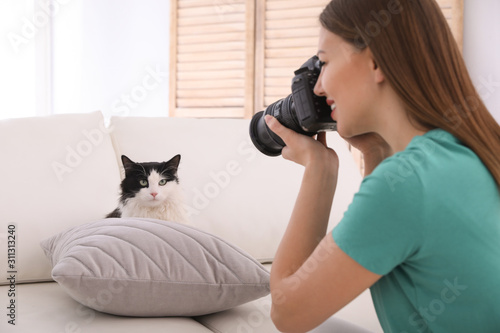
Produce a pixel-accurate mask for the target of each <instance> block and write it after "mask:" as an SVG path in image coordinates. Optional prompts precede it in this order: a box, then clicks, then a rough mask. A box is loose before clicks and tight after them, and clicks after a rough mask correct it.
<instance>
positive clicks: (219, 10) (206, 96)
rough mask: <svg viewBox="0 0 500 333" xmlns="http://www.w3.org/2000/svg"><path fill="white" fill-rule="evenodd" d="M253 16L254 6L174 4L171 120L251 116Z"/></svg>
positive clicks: (185, 0) (202, 0) (196, 0)
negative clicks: (176, 118)
mask: <svg viewBox="0 0 500 333" xmlns="http://www.w3.org/2000/svg"><path fill="white" fill-rule="evenodd" d="M254 13H255V10H254V2H253V1H245V0H172V1H171V34H170V36H171V37H170V38H171V53H170V57H171V59H170V64H171V65H170V110H169V111H170V115H171V116H177V117H245V116H246V117H250V116H251V115H252V113H253V102H252V101H253V76H254V74H253V69H254ZM248 101H251V102H248Z"/></svg>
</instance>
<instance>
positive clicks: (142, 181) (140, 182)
mask: <svg viewBox="0 0 500 333" xmlns="http://www.w3.org/2000/svg"><path fill="white" fill-rule="evenodd" d="M139 184H140V185H141V186H148V181H147V180H145V179H141V180H139Z"/></svg>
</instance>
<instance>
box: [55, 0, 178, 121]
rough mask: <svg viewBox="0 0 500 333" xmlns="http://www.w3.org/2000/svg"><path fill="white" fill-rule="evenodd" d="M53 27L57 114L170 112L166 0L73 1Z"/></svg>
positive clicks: (168, 21)
mask: <svg viewBox="0 0 500 333" xmlns="http://www.w3.org/2000/svg"><path fill="white" fill-rule="evenodd" d="M53 30H54V89H55V92H54V96H55V98H54V109H55V113H77V112H91V111H95V110H101V111H102V112H103V113H104V114H105V115H106V116H108V117H109V116H111V115H122V116H123V115H130V116H166V115H168V68H169V50H170V45H169V30H170V1H169V0H141V1H137V0H106V1H101V0H72V1H71V2H69V3H68V4H67V5H65V7H64V8H61V11H60V13H59V14H58V15H57V16H56V17H55V18H54V29H53Z"/></svg>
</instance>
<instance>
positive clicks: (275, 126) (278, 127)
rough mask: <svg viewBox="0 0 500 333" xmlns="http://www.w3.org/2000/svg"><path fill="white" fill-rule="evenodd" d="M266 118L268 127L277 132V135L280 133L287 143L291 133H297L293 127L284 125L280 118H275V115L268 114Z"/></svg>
mask: <svg viewBox="0 0 500 333" xmlns="http://www.w3.org/2000/svg"><path fill="white" fill-rule="evenodd" d="M264 120H265V121H266V124H267V127H269V129H271V131H273V132H274V133H276V135H278V136H279V137H280V138H281V139H282V140H283V141H285V143H286V142H287V140H288V139H289V137H290V136H291V135H293V133H295V132H294V131H292V130H291V129H289V128H286V127H285V126H283V125H282V124H281V123H280V122H279V121H278V119H276V118H274V117H273V116H270V115H266V116H265V118H264Z"/></svg>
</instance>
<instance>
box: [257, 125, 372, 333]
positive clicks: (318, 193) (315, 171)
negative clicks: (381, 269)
mask: <svg viewBox="0 0 500 333" xmlns="http://www.w3.org/2000/svg"><path fill="white" fill-rule="evenodd" d="M266 120H267V121H268V126H269V127H270V129H271V130H273V131H274V132H275V133H276V134H278V135H279V136H280V137H281V138H282V139H283V140H284V141H285V143H286V144H287V146H286V147H285V148H284V149H283V151H282V155H283V157H284V158H286V159H289V160H292V161H294V162H296V163H299V164H301V165H303V166H305V171H304V176H303V180H302V185H301V188H300V191H299V194H298V197H297V201H296V203H295V207H294V210H293V212H292V216H291V218H290V222H289V224H288V228H287V230H286V232H285V235H284V236H283V239H282V241H281V243H280V246H279V248H278V251H277V253H276V256H275V260H274V263H273V267H272V269H271V296H272V300H273V304H272V309H271V317H272V319H273V322H274V323H275V325H276V327H277V328H278V329H280V330H282V331H284V332H305V331H308V330H310V329H312V328H314V327H316V326H317V325H319V324H321V323H322V322H323V321H324V320H326V319H327V318H328V317H329V316H331V315H333V314H334V313H335V312H336V311H338V310H339V309H341V308H342V307H343V306H345V305H346V304H348V303H349V302H350V301H351V300H353V299H354V298H355V297H356V296H357V295H359V294H360V293H361V292H363V291H364V290H365V289H366V288H368V287H370V286H371V285H372V284H373V283H375V282H376V281H377V280H378V279H379V278H380V276H379V275H377V274H374V273H372V272H370V271H368V270H366V269H365V268H363V267H362V266H361V265H359V264H358V263H356V262H355V261H354V260H352V259H351V258H350V257H349V256H348V255H347V254H345V253H344V252H343V251H342V250H341V249H340V248H339V247H337V246H336V244H335V242H334V240H333V238H332V236H331V234H327V235H326V236H325V233H326V228H327V225H328V220H329V215H330V210H331V205H332V201H333V196H334V194H335V188H336V185H337V174H338V157H337V155H336V153H335V152H334V151H333V150H332V149H330V148H328V147H326V140H325V136H324V133H320V134H319V135H318V141H316V140H313V139H311V138H309V137H306V136H303V135H300V134H297V133H295V132H293V131H292V130H289V129H287V128H285V127H284V126H282V125H281V124H279V122H278V121H277V120H275V119H269V118H267V119H266Z"/></svg>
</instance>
